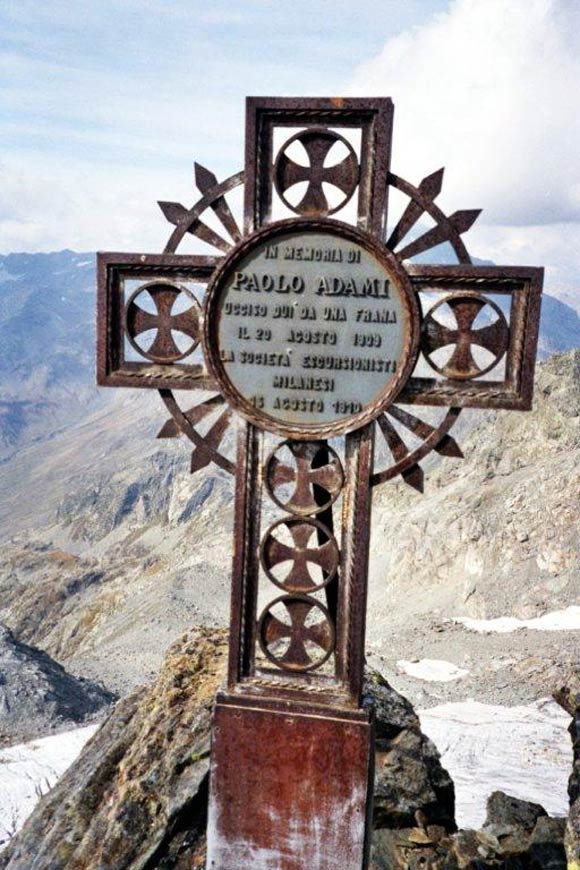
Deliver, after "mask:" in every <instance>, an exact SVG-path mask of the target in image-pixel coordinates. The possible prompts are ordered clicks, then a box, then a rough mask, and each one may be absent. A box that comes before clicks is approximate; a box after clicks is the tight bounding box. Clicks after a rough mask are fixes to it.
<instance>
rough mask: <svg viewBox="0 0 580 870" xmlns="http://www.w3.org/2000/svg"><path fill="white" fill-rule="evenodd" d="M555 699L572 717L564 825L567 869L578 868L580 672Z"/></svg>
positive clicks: (575, 674)
mask: <svg viewBox="0 0 580 870" xmlns="http://www.w3.org/2000/svg"><path fill="white" fill-rule="evenodd" d="M554 698H555V700H556V701H557V702H558V703H559V704H560V706H561V707H563V708H564V710H566V712H567V713H569V714H570V716H571V717H572V721H571V723H570V726H569V728H568V731H569V732H570V737H571V738H572V751H573V754H574V762H573V766H572V773H571V775H570V779H569V780H568V796H569V798H570V814H569V816H568V824H567V826H566V855H567V856H568V870H580V673H578V672H576V673H573V674H572V675H571V676H570V677H569V678H568V680H567V681H566V685H565V686H564V687H563V688H561V689H559V690H558V691H557V692H555V693H554Z"/></svg>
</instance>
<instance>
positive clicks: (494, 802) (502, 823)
mask: <svg viewBox="0 0 580 870" xmlns="http://www.w3.org/2000/svg"><path fill="white" fill-rule="evenodd" d="M547 815H548V813H547V812H546V810H545V809H544V807H543V806H541V805H540V804H533V803H530V802H529V801H523V800H520V799H519V798H517V797H513V795H509V794H506V793H505V792H503V791H494V792H492V794H491V795H490V796H489V797H488V799H487V814H486V818H485V822H484V825H483V827H484V829H485V830H486V831H489V832H490V833H493V834H494V835H495V836H503V835H504V834H505V833H509V832H511V831H514V830H518V829H521V830H523V831H526V832H527V833H530V832H531V831H533V830H534V827H535V825H536V822H537V821H538V819H539V818H541V817H542V816H547ZM497 832H499V833H497Z"/></svg>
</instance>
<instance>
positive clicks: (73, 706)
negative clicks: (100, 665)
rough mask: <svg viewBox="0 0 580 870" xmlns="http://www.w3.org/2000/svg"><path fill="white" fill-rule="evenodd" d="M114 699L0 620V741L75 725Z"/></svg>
mask: <svg viewBox="0 0 580 870" xmlns="http://www.w3.org/2000/svg"><path fill="white" fill-rule="evenodd" d="M114 700H115V696H114V695H113V694H112V693H111V692H109V691H107V690H106V689H105V688H103V687H102V686H100V685H99V684H97V683H93V682H91V681H90V680H85V679H82V678H77V677H74V676H72V675H71V674H69V673H67V672H66V671H65V669H64V668H63V667H62V666H61V665H59V664H58V662H55V661H54V659H52V658H51V657H50V656H49V655H47V654H46V653H45V652H43V651H42V650H39V649H37V648H36V647H32V646H28V645H27V644H24V643H20V642H19V641H17V640H16V638H15V637H14V635H13V634H12V632H11V631H10V630H9V629H8V628H6V626H4V625H2V624H0V744H2V743H16V742H19V741H21V740H28V739H31V738H34V737H38V736H40V735H45V734H47V733H48V732H49V731H52V730H57V729H63V728H66V727H69V728H70V727H74V726H75V725H79V724H80V723H82V722H86V721H88V720H90V718H91V717H93V716H94V715H95V714H97V713H99V712H104V710H105V709H106V708H107V707H108V706H109V705H110V704H112V702H113V701H114Z"/></svg>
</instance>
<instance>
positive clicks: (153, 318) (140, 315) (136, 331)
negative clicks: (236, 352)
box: [125, 281, 200, 365]
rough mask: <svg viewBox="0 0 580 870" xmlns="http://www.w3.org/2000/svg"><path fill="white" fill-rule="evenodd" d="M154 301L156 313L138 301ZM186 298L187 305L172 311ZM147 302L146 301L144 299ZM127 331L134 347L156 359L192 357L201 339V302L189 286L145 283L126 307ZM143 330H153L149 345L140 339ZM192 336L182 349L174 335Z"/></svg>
mask: <svg viewBox="0 0 580 870" xmlns="http://www.w3.org/2000/svg"><path fill="white" fill-rule="evenodd" d="M147 298H149V300H151V302H152V303H153V306H154V308H155V312H154V313H153V312H151V311H147V310H146V309H145V308H143V307H142V304H141V305H140V304H139V303H140V302H141V303H143V302H145V300H147ZM178 300H179V301H184V302H185V303H186V304H187V308H186V309H185V310H184V311H181V312H179V313H173V310H174V308H175V306H176V303H177V301H178ZM145 304H146V302H145ZM125 332H126V335H127V338H128V339H129V342H130V343H131V345H132V347H133V348H134V349H135V350H136V351H137V352H138V353H139V354H140V355H141V356H144V357H146V358H147V359H150V360H152V361H153V362H156V363H160V364H162V365H163V364H164V363H165V364H168V363H174V362H177V360H180V359H184V358H185V357H186V356H189V354H190V353H192V351H193V350H195V348H196V347H197V345H198V344H199V340H200V334H199V332H200V330H199V302H198V301H197V299H196V298H195V296H194V295H193V293H192V292H191V290H188V289H187V287H182V286H181V285H180V284H173V283H172V282H170V281H151V282H150V283H148V284H142V285H141V286H140V287H138V288H137V290H135V292H134V293H132V294H131V296H130V297H129V299H128V301H127V306H126V309H125ZM144 333H153V335H154V337H153V341H152V342H151V344H150V345H149V347H146V346H145V345H144V343H143V341H142V339H141V340H140V336H142V335H143V334H144ZM176 333H177V334H181V335H185V336H187V338H189V342H188V344H187V346H186V348H185V350H182V349H180V348H179V347H178V345H177V343H176V341H175V334H176Z"/></svg>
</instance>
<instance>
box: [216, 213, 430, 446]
mask: <svg viewBox="0 0 580 870" xmlns="http://www.w3.org/2000/svg"><path fill="white" fill-rule="evenodd" d="M204 314H205V316H204V335H203V345H204V353H205V358H206V362H207V365H208V368H209V370H210V373H211V375H212V377H214V378H215V380H216V381H217V383H218V384H219V387H220V390H221V391H222V393H223V395H224V396H225V398H226V400H227V401H228V402H229V403H230V404H231V405H232V406H233V407H234V408H235V409H236V410H237V411H238V413H240V414H241V415H242V416H245V417H246V418H247V419H248V420H250V422H252V423H254V424H255V425H256V426H258V427H260V428H262V429H267V430H269V431H272V432H275V433H276V434H278V435H282V436H284V437H286V438H290V439H294V440H315V439H317V438H318V439H320V438H324V439H326V438H329V437H332V436H334V435H340V434H343V433H345V432H351V431H354V430H355V429H358V428H360V427H361V426H364V425H365V424H366V423H369V422H370V421H371V420H374V419H375V418H376V417H377V416H378V415H379V414H380V413H381V412H382V411H384V410H385V408H387V407H388V406H389V405H390V404H391V403H392V402H393V401H394V399H395V398H396V396H397V395H398V393H399V392H400V390H401V389H402V387H403V386H404V384H405V383H406V381H407V379H408V378H409V376H410V374H411V372H412V370H413V367H414V365H415V361H416V357H417V351H418V341H419V331H420V313H419V307H418V304H417V300H416V296H415V293H414V291H413V289H412V287H411V283H410V280H409V277H408V275H407V273H406V272H405V270H404V268H403V267H402V265H401V264H400V262H399V261H398V260H397V258H396V257H395V256H394V254H392V253H391V252H390V251H389V250H387V249H386V248H385V247H384V245H382V244H380V243H379V242H378V241H376V240H375V239H374V238H372V237H371V236H369V235H367V234H365V233H362V232H361V231H359V230H356V229H354V228H353V227H351V226H348V225H347V224H343V223H339V222H338V221H335V220H325V219H292V220H287V221H279V222H277V223H274V224H269V225H268V226H267V227H264V228H263V229H261V230H258V231H257V232H256V233H254V234H253V235H251V236H248V237H247V238H246V239H245V240H244V241H243V242H241V243H240V244H238V245H237V246H236V248H234V250H233V251H232V252H231V254H229V256H228V257H226V258H225V261H224V262H223V263H222V264H221V265H220V266H219V267H218V269H217V271H216V272H215V273H214V275H213V277H212V280H211V282H210V284H209V286H208V290H207V294H206V299H205V308H204Z"/></svg>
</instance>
